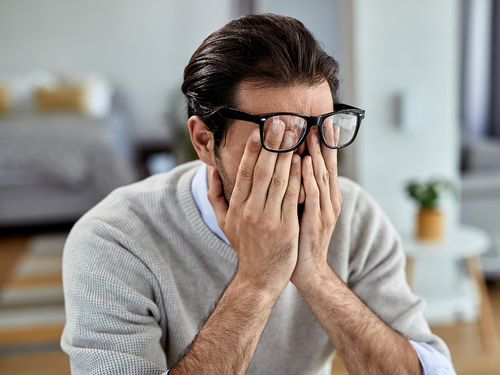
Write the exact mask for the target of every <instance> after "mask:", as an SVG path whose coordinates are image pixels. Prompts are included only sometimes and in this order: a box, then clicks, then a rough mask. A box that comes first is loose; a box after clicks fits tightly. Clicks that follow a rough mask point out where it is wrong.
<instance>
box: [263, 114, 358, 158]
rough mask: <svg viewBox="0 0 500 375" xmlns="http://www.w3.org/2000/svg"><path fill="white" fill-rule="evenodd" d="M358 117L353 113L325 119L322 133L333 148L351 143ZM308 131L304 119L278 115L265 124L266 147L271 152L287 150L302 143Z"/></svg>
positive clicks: (267, 120)
mask: <svg viewBox="0 0 500 375" xmlns="http://www.w3.org/2000/svg"><path fill="white" fill-rule="evenodd" d="M357 121H358V116H357V115H356V114H353V113H338V114H335V115H332V116H329V117H327V118H325V119H324V121H323V124H322V132H323V136H324V139H325V141H326V143H327V145H329V146H331V147H335V146H340V147H342V146H343V145H345V144H347V143H349V142H350V141H351V140H352V138H353V137H354V133H355V131H356V124H357ZM306 130H307V122H306V120H305V119H303V118H302V117H298V116H293V115H276V116H272V117H269V118H268V119H266V121H265V122H264V145H265V146H266V147H267V148H269V149H271V150H276V151H277V150H287V149H292V148H294V147H295V146H296V145H297V143H299V142H300V140H301V139H302V137H303V136H304V134H305V132H306Z"/></svg>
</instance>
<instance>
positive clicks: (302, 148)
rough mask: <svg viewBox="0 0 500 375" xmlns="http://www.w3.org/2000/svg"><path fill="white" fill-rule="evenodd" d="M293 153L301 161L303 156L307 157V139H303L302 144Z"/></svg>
mask: <svg viewBox="0 0 500 375" xmlns="http://www.w3.org/2000/svg"><path fill="white" fill-rule="evenodd" d="M293 153H294V154H297V155H299V156H300V158H301V159H302V158H303V157H304V156H306V155H308V154H309V152H308V151H307V139H304V142H302V144H301V145H300V146H299V147H298V148H297V149H296V150H294V151H293Z"/></svg>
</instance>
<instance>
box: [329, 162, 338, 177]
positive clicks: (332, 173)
mask: <svg viewBox="0 0 500 375" xmlns="http://www.w3.org/2000/svg"><path fill="white" fill-rule="evenodd" d="M328 173H329V175H330V176H332V177H335V176H337V164H333V165H331V166H329V167H328Z"/></svg>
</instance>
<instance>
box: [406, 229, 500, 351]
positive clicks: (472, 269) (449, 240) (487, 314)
mask: <svg viewBox="0 0 500 375" xmlns="http://www.w3.org/2000/svg"><path fill="white" fill-rule="evenodd" d="M401 239H402V241H403V249H404V251H405V253H406V258H407V263H406V274H407V279H408V284H409V285H410V287H411V288H412V290H415V263H416V261H418V260H425V261H430V262H432V261H456V260H465V262H466V265H467V270H468V272H469V275H470V277H471V278H472V281H473V282H474V283H475V284H476V287H477V290H478V291H479V301H480V308H479V316H478V321H479V328H480V332H481V337H482V339H483V343H484V346H485V349H486V350H487V351H488V352H492V351H495V349H496V346H497V345H498V339H497V336H496V333H495V332H496V331H495V323H494V319H493V313H492V309H491V303H490V298H489V296H488V290H487V288H486V283H485V281H484V275H483V271H482V269H481V266H480V263H479V255H481V254H482V253H484V252H486V251H487V250H488V249H489V247H490V245H491V238H490V236H489V234H488V233H487V232H486V231H484V230H482V229H480V228H477V227H473V226H470V225H460V226H459V227H458V228H457V229H456V230H455V231H454V232H452V233H450V234H449V235H448V236H446V237H445V238H444V239H443V240H441V241H427V240H425V241H424V240H419V239H417V238H415V237H414V236H408V235H402V236H401Z"/></svg>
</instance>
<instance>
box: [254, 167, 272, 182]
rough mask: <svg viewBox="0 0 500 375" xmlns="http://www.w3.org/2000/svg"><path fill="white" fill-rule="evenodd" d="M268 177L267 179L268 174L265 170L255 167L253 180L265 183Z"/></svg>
mask: <svg viewBox="0 0 500 375" xmlns="http://www.w3.org/2000/svg"><path fill="white" fill-rule="evenodd" d="M268 177H269V172H268V171H267V170H266V169H264V168H262V167H257V168H256V169H255V178H256V179H257V180H258V181H265V180H267V178H268Z"/></svg>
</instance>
